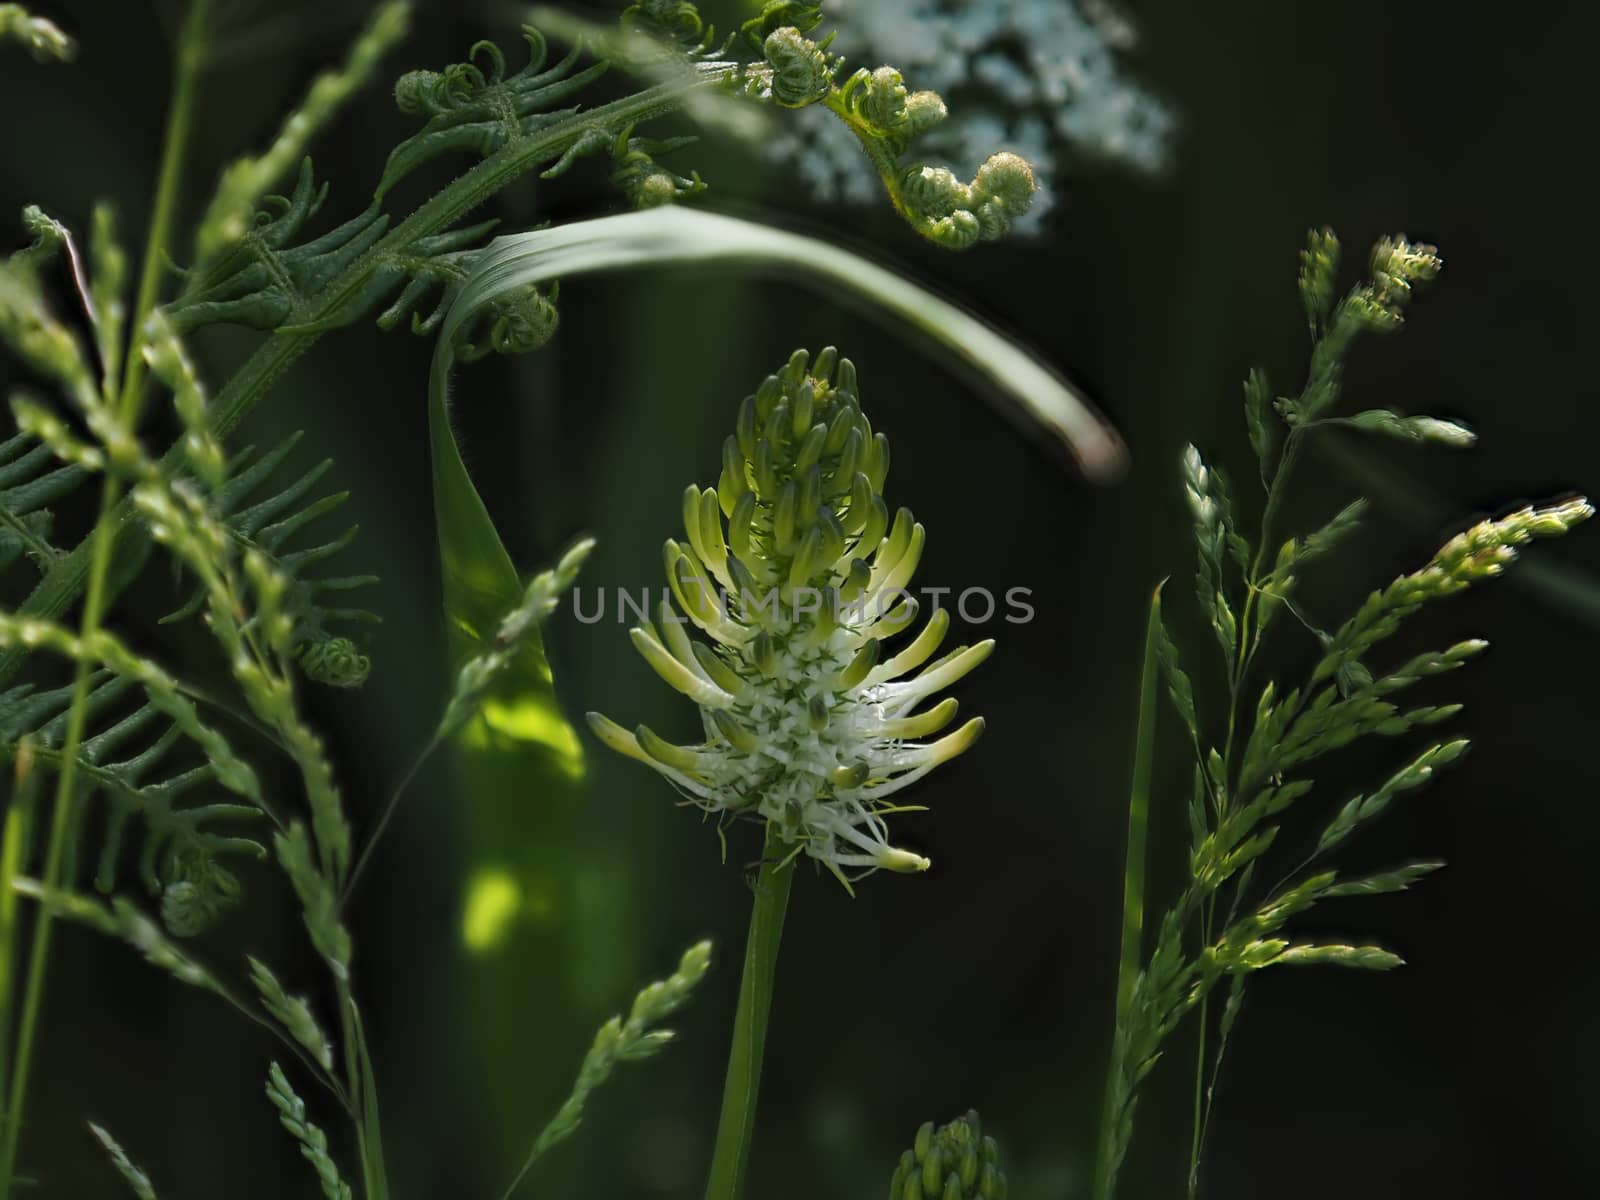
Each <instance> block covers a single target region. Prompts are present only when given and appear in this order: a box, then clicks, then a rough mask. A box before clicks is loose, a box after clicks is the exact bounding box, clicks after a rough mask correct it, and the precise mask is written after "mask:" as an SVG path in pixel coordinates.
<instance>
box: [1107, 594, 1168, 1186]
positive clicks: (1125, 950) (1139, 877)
mask: <svg viewBox="0 0 1600 1200" xmlns="http://www.w3.org/2000/svg"><path fill="white" fill-rule="evenodd" d="M1164 586H1165V584H1161V585H1158V586H1157V588H1156V590H1155V594H1154V595H1152V596H1151V597H1150V618H1149V621H1148V623H1147V625H1146V627H1145V639H1144V660H1143V662H1142V664H1141V666H1140V669H1139V722H1138V730H1137V733H1136V734H1135V735H1134V749H1133V780H1132V784H1131V786H1130V788H1129V791H1128V856H1127V860H1126V862H1125V864H1124V866H1123V870H1122V940H1121V952H1120V956H1119V959H1118V964H1117V1029H1118V1030H1119V1031H1120V1030H1122V1029H1123V1028H1125V1027H1126V1025H1127V1021H1128V1016H1129V1012H1130V1010H1131V1009H1132V1006H1133V999H1134V988H1135V986H1136V985H1137V983H1138V980H1139V971H1140V967H1141V965H1142V963H1143V958H1144V895H1145V878H1144V877H1145V858H1146V852H1145V841H1146V834H1147V832H1148V830H1149V826H1150V779H1151V773H1152V770H1153V767H1154V763H1155V731H1156V706H1157V703H1158V699H1157V697H1158V692H1159V682H1160V646H1161V588H1162V587H1164ZM1121 1047H1122V1042H1121V1039H1120V1038H1118V1037H1115V1036H1113V1038H1112V1051H1111V1063H1110V1066H1109V1067H1108V1069H1107V1072H1106V1099H1105V1103H1104V1105H1103V1107H1102V1111H1101V1114H1100V1144H1099V1150H1098V1152H1097V1154H1096V1156H1095V1183H1094V1195H1095V1200H1111V1197H1112V1196H1113V1195H1114V1194H1115V1191H1116V1172H1117V1164H1116V1163H1115V1162H1114V1156H1115V1155H1114V1149H1115V1145H1116V1140H1117V1138H1116V1125H1117V1122H1118V1121H1119V1120H1121V1114H1120V1113H1118V1112H1116V1111H1115V1108H1116V1083H1117V1079H1118V1078H1119V1076H1120V1075H1121V1074H1122V1070H1123V1064H1122V1063H1121V1062H1119V1061H1118V1058H1119V1054H1120V1051H1121Z"/></svg>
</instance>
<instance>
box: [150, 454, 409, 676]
mask: <svg viewBox="0 0 1600 1200" xmlns="http://www.w3.org/2000/svg"><path fill="white" fill-rule="evenodd" d="M303 436H304V435H303V433H294V434H291V435H290V436H289V437H287V438H285V439H284V440H283V441H281V442H279V443H278V444H277V445H276V446H274V447H273V448H272V449H271V450H269V451H267V452H266V453H265V454H263V455H261V456H260V457H257V456H256V453H255V447H253V446H247V447H245V448H244V449H243V450H242V451H240V452H239V453H237V454H236V455H234V457H233V459H232V460H231V461H230V462H229V463H228V477H227V479H225V480H224V481H223V483H222V486H221V487H219V488H218V489H217V490H216V492H215V493H213V495H212V497H211V507H212V511H213V512H214V513H215V515H216V516H217V518H218V519H219V520H220V521H221V523H222V524H223V526H224V527H225V528H226V529H227V530H228V531H229V532H230V533H231V534H232V535H233V536H234V537H235V538H236V539H237V540H238V542H239V543H240V546H241V548H243V549H246V550H256V551H259V552H260V553H262V554H264V555H265V556H266V557H267V558H268V559H269V560H270V561H271V562H272V563H273V564H274V565H275V566H276V567H277V569H278V571H279V573H280V574H281V575H282V576H283V577H284V579H285V580H286V581H287V585H286V590H285V595H284V600H283V611H284V612H285V613H287V614H288V615H289V617H290V619H291V620H292V621H293V623H294V626H293V633H292V634H291V638H290V646H291V649H292V651H293V652H294V653H295V654H297V655H298V656H299V658H300V662H301V666H302V668H303V669H304V670H305V673H306V675H307V676H308V677H310V678H312V679H314V680H316V681H317V682H319V683H326V684H330V685H333V686H339V687H354V686H356V685H358V684H360V683H362V682H363V681H364V680H365V679H366V676H367V671H368V669H369V667H370V664H369V663H368V662H367V660H366V658H365V657H364V656H362V655H361V654H360V653H359V652H358V651H357V650H356V648H355V645H354V643H353V642H351V641H350V639H349V638H347V637H341V636H339V635H338V634H337V633H336V632H335V629H336V628H337V627H338V626H339V625H340V624H344V623H351V622H355V623H370V622H377V621H380V620H381V619H382V618H381V617H379V616H378V615H377V614H375V613H372V612H369V611H367V610H366V609H362V608H352V607H347V606H345V605H342V604H334V603H330V601H332V600H334V599H335V598H337V597H339V596H342V595H344V594H345V593H347V592H351V591H354V590H357V589H360V588H363V587H367V586H369V585H371V584H374V583H376V582H377V581H378V580H377V576H375V575H336V576H311V575H309V574H308V572H309V571H311V570H312V569H313V568H315V567H318V566H320V565H321V564H323V563H326V562H327V561H328V560H330V559H332V558H334V557H335V556H336V555H338V554H339V553H340V552H341V551H343V550H345V549H346V548H347V547H348V546H349V545H350V544H351V543H352V542H353V541H354V540H355V537H356V533H357V532H358V527H357V526H354V525H352V526H350V527H349V528H348V529H346V530H344V532H342V533H340V534H339V535H338V536H337V537H335V538H332V539H331V540H329V541H317V540H315V539H310V540H309V544H304V545H302V544H300V543H301V541H302V540H305V539H303V535H304V534H305V533H306V532H307V531H308V530H309V529H310V528H311V527H312V526H313V525H314V524H315V523H316V522H317V521H318V520H320V519H321V518H323V517H326V516H328V515H329V514H331V513H333V512H335V511H336V510H337V509H339V508H340V507H341V506H342V505H343V504H344V503H345V501H346V500H348V499H349V496H350V493H349V492H331V493H328V494H326V495H320V496H315V490H316V487H317V484H318V483H319V482H320V481H321V480H322V477H323V476H324V475H326V474H327V473H328V471H329V470H330V469H332V467H333V460H332V459H324V460H323V461H322V462H320V463H318V464H316V465H315V466H313V467H310V468H307V469H306V470H304V471H302V472H300V473H299V474H298V475H295V476H294V477H293V478H292V479H290V481H289V482H287V483H283V482H282V480H281V478H279V475H280V471H281V469H282V468H283V467H284V466H285V464H286V463H288V462H289V460H290V458H291V457H292V456H293V454H294V451H295V448H296V447H297V446H298V445H299V444H300V440H301V438H302V437H303ZM313 496H314V497H315V498H309V497H313ZM205 604H206V590H205V587H204V586H203V585H197V586H196V588H195V590H194V593H193V594H192V595H191V596H190V598H189V599H188V600H187V601H185V603H184V604H183V605H182V607H180V608H178V609H177V610H176V611H174V612H172V613H169V614H168V615H167V616H165V617H163V618H162V622H163V623H165V624H170V623H173V622H176V621H182V620H187V619H188V618H190V617H192V616H194V615H195V614H196V613H198V612H200V611H201V610H202V609H203V608H204V607H205Z"/></svg>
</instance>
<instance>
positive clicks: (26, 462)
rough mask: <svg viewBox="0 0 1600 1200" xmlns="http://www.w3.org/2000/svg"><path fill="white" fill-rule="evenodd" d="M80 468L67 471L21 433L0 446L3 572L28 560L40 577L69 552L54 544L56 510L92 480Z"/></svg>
mask: <svg viewBox="0 0 1600 1200" xmlns="http://www.w3.org/2000/svg"><path fill="white" fill-rule="evenodd" d="M89 475H90V472H89V471H88V470H86V469H85V468H83V467H80V466H64V465H62V464H61V463H60V462H59V461H57V459H56V456H55V453H54V452H53V451H52V450H51V449H50V447H49V446H47V445H45V444H44V443H43V442H41V441H40V440H39V439H38V438H36V437H33V436H32V435H30V434H26V433H19V434H17V435H16V436H15V437H13V438H9V439H8V440H6V441H4V442H0V571H3V570H4V569H5V568H7V567H9V566H10V565H11V564H12V563H14V562H16V561H17V559H18V558H20V557H22V556H23V555H24V554H26V555H27V557H28V559H29V561H30V562H32V563H33V564H34V566H35V567H37V568H38V570H39V572H40V574H44V573H45V572H46V571H48V570H49V569H50V564H51V563H52V562H53V561H54V560H55V559H56V558H57V557H58V556H59V555H60V554H62V553H63V551H61V550H59V549H57V548H56V547H55V546H54V545H52V544H51V542H50V534H51V531H52V529H53V528H54V525H55V516H54V514H53V513H52V512H51V511H50V507H49V506H50V505H52V504H54V503H56V502H57V501H58V500H61V499H62V498H64V497H66V496H68V495H70V494H71V493H72V491H73V490H74V489H75V488H76V487H77V486H78V485H79V484H81V483H82V482H83V481H84V480H85V479H87V478H89Z"/></svg>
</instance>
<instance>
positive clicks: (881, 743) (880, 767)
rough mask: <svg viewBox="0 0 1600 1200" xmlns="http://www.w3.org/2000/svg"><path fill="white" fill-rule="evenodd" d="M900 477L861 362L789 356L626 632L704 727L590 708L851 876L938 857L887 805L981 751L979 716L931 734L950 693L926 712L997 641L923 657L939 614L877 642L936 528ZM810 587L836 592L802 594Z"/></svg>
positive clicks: (705, 802)
mask: <svg viewBox="0 0 1600 1200" xmlns="http://www.w3.org/2000/svg"><path fill="white" fill-rule="evenodd" d="M888 470H889V443H888V440H887V439H886V438H885V437H884V436H883V435H882V434H881V433H876V432H874V430H873V428H872V424H871V422H870V421H869V420H868V419H867V418H866V416H865V415H864V414H863V413H862V411H861V405H860V400H859V393H858V390H857V381H856V371H855V367H854V365H853V364H852V363H851V362H850V361H849V360H848V359H841V358H840V357H839V355H838V353H837V352H836V351H835V350H833V349H832V348H829V349H826V350H823V351H822V352H821V353H820V354H818V355H817V357H816V360H815V361H814V362H812V361H811V360H810V357H809V356H808V355H807V354H806V353H805V352H804V351H797V352H796V353H795V354H794V356H793V357H792V358H791V359H790V360H789V362H788V364H787V365H786V366H785V367H784V368H783V369H782V370H781V371H779V372H778V373H777V374H775V375H771V376H768V378H767V379H766V380H765V381H764V382H763V383H762V384H761V387H760V388H759V389H758V390H757V392H756V393H755V394H754V395H753V396H749V397H747V398H746V399H745V401H744V403H743V405H742V406H741V407H740V410H739V416H738V420H737V425H736V431H735V433H734V434H733V435H732V436H730V437H729V438H728V439H727V441H726V443H725V444H724V446H723V464H722V471H721V476H720V478H719V480H718V483H717V486H716V487H715V488H706V489H704V490H703V491H702V490H701V489H699V488H696V487H690V488H689V490H688V491H687V492H686V493H685V494H684V499H683V519H684V529H685V534H686V540H684V541H682V542H679V541H676V540H670V541H668V542H667V543H666V546H665V565H666V575H667V583H668V586H669V588H670V591H671V595H672V598H673V599H674V600H675V601H676V605H672V604H667V603H663V604H662V605H661V607H660V608H659V609H658V611H657V614H656V615H657V619H656V620H655V621H648V620H647V621H645V622H644V623H642V624H641V625H639V626H637V627H635V628H634V629H633V630H632V631H631V636H632V638H633V642H634V645H635V646H636V647H637V648H638V650H639V652H640V654H641V655H642V656H643V657H644V659H645V661H646V662H648V663H649V664H650V666H651V667H652V668H653V669H654V670H655V671H656V672H657V673H658V674H659V675H660V676H661V677H662V678H663V679H665V680H666V681H667V682H668V683H670V684H671V685H672V686H673V687H674V688H676V689H677V690H678V691H680V692H682V693H683V694H684V695H686V696H688V697H689V698H690V699H691V700H693V701H694V702H695V703H696V704H697V705H699V707H700V711H701V716H702V723H703V726H704V729H705V740H704V741H703V742H701V743H699V744H696V745H690V746H679V745H673V744H671V743H669V742H667V741H666V740H664V739H663V738H661V737H659V736H658V735H657V734H655V733H654V732H653V731H652V730H650V729H649V728H647V727H645V726H639V727H638V728H637V729H636V730H635V731H634V732H631V733H630V732H628V731H627V730H625V729H623V728H622V727H621V726H619V725H617V724H616V723H615V722H613V721H611V720H609V719H607V718H605V717H603V716H600V715H599V714H590V723H591V726H592V727H593V728H594V730H595V732H596V734H597V735H598V736H599V737H600V739H601V740H602V741H604V742H605V743H606V744H607V745H609V746H611V747H612V748H613V749H615V750H618V751H620V752H621V753H623V754H627V755H629V756H630V757H632V758H635V759H637V760H639V761H640V762H643V763H645V764H646V765H648V766H650V767H652V768H653V769H654V770H656V771H657V772H659V773H660V774H661V775H663V776H664V777H665V778H667V779H668V780H669V781H670V782H671V783H672V784H673V785H674V786H675V787H676V788H677V789H678V790H679V791H680V792H682V793H683V794H685V795H686V796H688V797H690V798H691V799H692V800H693V801H694V802H695V803H696V804H698V805H699V806H700V807H702V808H704V809H706V810H707V811H710V812H715V813H718V814H719V815H728V816H750V817H757V818H760V819H763V820H765V821H767V822H770V823H771V824H772V825H773V826H775V828H776V832H777V833H778V834H779V835H780V836H781V838H782V839H783V840H784V841H785V842H788V843H791V844H794V845H796V846H798V847H799V848H801V849H803V850H804V852H805V853H807V854H809V855H811V856H812V857H813V858H815V859H816V860H817V861H819V862H821V863H822V864H824V865H825V866H827V867H828V868H829V869H830V870H832V871H833V872H834V873H835V874H836V875H837V876H839V878H840V879H841V880H845V881H846V882H848V881H849V880H850V879H851V878H852V877H853V876H854V875H855V874H859V873H864V872H870V871H872V870H875V869H878V868H888V869H890V870H897V871H917V870H923V869H926V867H927V866H928V860H927V859H925V858H923V857H921V856H920V855H917V854H913V853H911V852H909V851H906V850H901V849H897V848H896V847H894V846H891V845H890V844H889V840H888V830H887V828H886V825H885V822H884V814H885V813H886V812H888V811H890V809H891V804H890V802H889V798H890V797H891V796H894V795H895V794H896V793H898V792H899V791H900V790H901V789H903V788H905V787H906V786H908V785H909V784H911V783H914V782H916V781H917V780H918V779H920V778H922V777H923V776H924V775H926V774H927V773H928V772H929V771H931V770H933V769H934V768H935V767H936V766H938V765H939V764H941V763H943V762H947V761H948V760H949V759H951V758H953V757H955V756H956V755H957V754H960V753H961V752H962V751H963V750H965V749H966V748H967V747H968V746H970V745H971V744H972V743H973V742H974V741H976V740H977V738H978V736H979V734H980V733H981V732H982V731H983V721H982V720H981V719H974V720H971V721H969V722H967V723H966V724H965V725H963V726H961V727H960V728H959V729H957V730H956V731H955V732H953V733H949V734H946V735H945V736H944V737H941V738H938V739H936V740H933V741H926V742H919V741H917V740H915V739H918V738H924V737H927V736H929V735H932V734H934V733H937V732H938V731H940V730H941V729H943V728H944V727H945V726H947V725H948V724H949V723H950V722H951V720H952V719H953V718H954V717H955V714H956V708H957V705H956V701H955V700H953V699H946V700H943V701H941V702H939V703H938V704H935V705H933V706H932V707H931V708H928V709H925V710H923V711H914V710H916V709H917V707H918V706H919V705H920V704H922V703H923V702H924V701H925V700H928V699H929V698H931V697H933V696H934V695H935V694H936V693H938V692H940V691H943V690H944V689H945V688H947V687H949V686H950V685H951V684H953V683H955V682H956V681H957V680H958V679H960V678H961V677H962V676H964V675H965V674H966V673H967V672H968V671H970V670H971V669H972V668H973V667H975V666H977V665H978V664H979V663H980V662H982V661H983V660H984V659H985V658H987V657H988V655H989V653H990V651H991V649H992V648H993V644H994V643H993V642H992V641H986V642H980V643H978V644H977V645H974V646H969V647H962V648H960V649H957V650H954V651H952V652H950V653H948V654H946V655H944V656H943V657H941V658H938V659H937V660H935V661H932V662H930V660H931V659H934V655H935V653H936V652H937V650H938V649H939V647H940V645H941V643H942V642H943V640H944V637H945V635H946V633H947V632H948V631H949V625H950V619H949V614H948V613H947V612H945V611H942V610H941V611H940V612H937V613H935V614H934V615H933V617H932V618H931V619H930V620H929V621H928V622H927V624H926V625H925V626H924V628H923V629H922V631H921V632H920V633H919V634H918V635H917V636H916V637H914V638H913V639H912V640H911V641H910V642H909V644H907V645H905V646H904V648H902V649H901V650H900V651H899V652H898V653H895V654H893V655H889V654H887V653H886V652H885V649H884V645H885V639H887V638H888V637H890V636H891V635H893V634H895V633H898V632H899V631H901V630H903V629H905V628H906V626H907V625H908V624H909V623H910V621H911V619H912V617H913V616H914V614H915V611H916V606H915V602H914V601H913V600H911V599H910V597H909V595H908V594H906V592H905V588H906V585H907V584H908V583H909V582H910V580H911V578H912V575H913V573H914V572H915V570H916V568H917V564H918V562H919V560H920V558H921V556H922V548H923V544H924V541H925V536H926V535H925V533H924V530H923V527H922V526H921V525H919V524H917V523H916V522H915V521H914V520H913V518H912V516H911V513H910V512H909V511H908V510H906V509H901V510H900V511H899V512H898V513H897V514H896V515H895V517H894V518H893V520H892V521H891V519H890V516H889V509H888V507H887V505H886V504H885V503H884V499H883V487H884V480H885V478H886V476H887V474H888ZM802 594H813V595H815V594H824V595H831V596H835V597H837V598H838V599H839V600H841V601H842V602H843V603H840V604H831V603H824V604H815V603H811V604H808V603H803V602H797V597H799V596H801V595H802ZM897 595H898V596H900V597H901V599H900V600H899V602H898V603H889V602H885V598H886V597H894V596H897ZM722 596H725V597H726V600H725V601H724V600H723V599H721V597H722ZM774 601H776V602H774ZM680 613H681V614H683V615H680ZM687 625H693V626H694V627H695V628H697V629H698V630H699V631H700V632H701V633H702V634H704V635H705V636H706V638H707V639H709V641H708V642H707V641H700V640H697V639H694V638H691V637H690V636H689V633H688V630H687V628H686V626H687ZM924 664H928V665H926V666H924ZM918 668H922V669H921V670H920V671H919V672H918V673H917V674H915V675H911V672H914V671H918ZM908 676H909V678H908Z"/></svg>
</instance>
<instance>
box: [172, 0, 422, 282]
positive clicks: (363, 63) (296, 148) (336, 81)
mask: <svg viewBox="0 0 1600 1200" xmlns="http://www.w3.org/2000/svg"><path fill="white" fill-rule="evenodd" d="M410 18H411V0H388V3H385V4H383V5H380V6H379V7H378V9H377V11H376V12H375V13H374V14H373V16H372V20H371V21H370V22H369V23H368V25H367V27H366V29H365V30H364V31H363V32H362V34H361V36H360V37H358V38H357V39H356V41H355V42H354V44H353V45H352V46H351V47H350V53H349V55H348V57H347V58H346V60H345V63H344V66H343V67H342V68H340V69H339V70H336V71H328V72H326V73H324V74H322V75H319V76H318V77H317V78H316V79H315V80H314V81H313V82H312V84H311V88H310V90H309V91H308V92H307V93H306V96H305V99H304V100H302V101H301V102H300V104H299V106H298V107H297V108H295V109H294V111H293V112H291V113H290V114H289V115H288V117H286V118H285V119H284V122H283V127H282V129H281V130H280V131H279V133H278V136H277V137H276V138H275V139H274V140H273V142H272V145H270V146H269V147H268V148H267V149H266V150H265V151H263V152H262V153H261V154H260V155H259V156H254V157H250V156H247V157H244V158H241V159H239V160H238V161H236V162H234V163H233V164H232V165H230V166H229V167H228V168H227V170H225V171H224V172H223V173H222V178H221V180H220V181H219V182H218V184H217V191H216V195H215V196H213V197H212V199H211V203H210V205H209V206H208V207H207V209H206V213H205V216H204V217H203V218H202V219H201V221H200V225H199V227H198V229H197V231H196V233H195V256H196V258H197V259H198V260H199V261H201V262H205V261H206V260H207V259H209V258H211V257H212V256H213V255H215V254H216V253H217V252H218V251H220V250H222V249H224V248H226V247H228V246H230V245H232V244H233V243H235V242H237V241H238V240H239V239H240V238H242V237H244V236H245V234H246V233H247V232H248V231H249V224H250V217H251V213H252V212H253V211H254V209H255V203H256V200H257V198H258V197H260V196H261V195H262V194H263V193H265V192H266V190H267V188H269V187H271V186H272V184H273V183H274V181H275V180H277V179H278V178H279V177H280V176H282V175H283V174H284V173H285V172H286V171H287V170H288V169H289V168H290V167H291V166H293V164H294V161H295V160H296V159H297V158H299V157H300V156H301V155H302V154H303V153H304V152H305V148H306V145H307V144H308V143H309V142H310V140H311V138H312V137H313V136H314V135H315V134H316V133H317V131H318V130H319V129H321V128H322V126H324V125H325V124H327V123H328V121H329V120H331V119H332V118H333V116H334V114H335V113H337V112H338V111H339V109H340V108H342V107H343V106H344V104H345V102H346V101H347V100H349V99H350V97H351V96H353V95H354V94H355V93H356V92H358V91H359V90H360V89H361V88H362V87H364V86H365V85H366V83H367V82H368V80H370V79H371V78H372V75H373V73H374V72H375V71H376V70H377V67H378V63H379V61H380V60H381V59H382V58H383V56H384V55H385V54H386V53H388V51H389V50H390V49H392V48H393V47H394V46H395V45H396V44H397V43H399V42H400V40H401V39H402V38H404V37H405V35H406V31H407V29H408V28H409V26H410Z"/></svg>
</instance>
